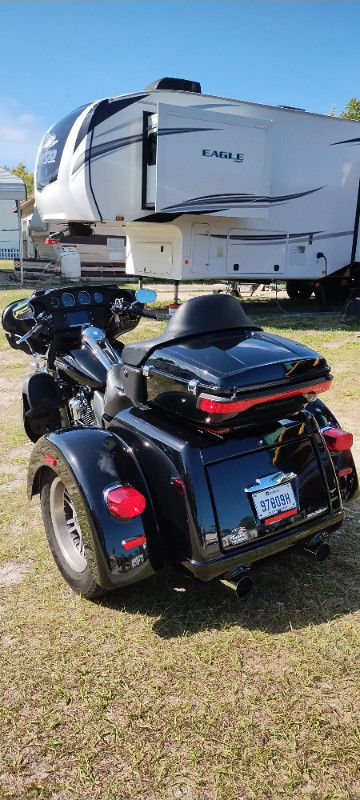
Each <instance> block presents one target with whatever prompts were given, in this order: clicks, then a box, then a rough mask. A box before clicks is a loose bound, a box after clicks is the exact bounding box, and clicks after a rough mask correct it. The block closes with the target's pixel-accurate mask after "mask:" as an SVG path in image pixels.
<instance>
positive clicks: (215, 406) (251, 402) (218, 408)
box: [198, 380, 331, 414]
mask: <svg viewBox="0 0 360 800" xmlns="http://www.w3.org/2000/svg"><path fill="white" fill-rule="evenodd" d="M330 386H331V381H330V380H329V381H326V382H324V383H317V384H314V385H313V386H304V387H303V388H302V389H290V391H288V392H278V393H277V394H269V395H266V396H263V397H250V398H247V399H246V400H245V399H244V400H225V399H224V398H220V397H219V398H217V397H201V395H200V397H199V400H198V408H199V409H200V411H207V412H208V414H238V413H239V412H241V411H248V409H249V408H252V406H257V405H260V403H274V402H276V400H287V398H288V397H296V396H297V395H301V394H302V395H304V397H306V399H307V401H309V399H310V398H311V399H314V398H313V397H312V395H314V397H315V395H318V394H320V393H321V392H327V390H328V389H330ZM309 396H310V397H309Z"/></svg>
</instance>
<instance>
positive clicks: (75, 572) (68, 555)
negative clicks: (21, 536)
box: [40, 469, 104, 599]
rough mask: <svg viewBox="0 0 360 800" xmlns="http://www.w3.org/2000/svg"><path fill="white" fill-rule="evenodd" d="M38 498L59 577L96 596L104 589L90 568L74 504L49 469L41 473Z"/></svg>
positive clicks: (78, 589) (62, 484)
mask: <svg viewBox="0 0 360 800" xmlns="http://www.w3.org/2000/svg"><path fill="white" fill-rule="evenodd" d="M40 498H41V510H42V516H43V521H44V527H45V532H46V537H47V540H48V542H49V546H50V550H51V552H52V554H53V556H54V559H55V561H56V564H57V566H58V568H59V570H60V572H61V574H62V576H63V578H65V580H66V581H67V583H68V584H69V585H70V586H71V588H72V589H73V590H74V591H75V592H77V593H78V594H81V595H83V597H87V598H89V599H90V598H92V597H98V596H99V595H100V594H102V593H103V592H104V589H102V588H101V586H99V585H98V583H97V582H96V580H95V579H94V577H93V575H92V573H91V571H90V568H89V565H88V562H87V558H86V551H85V544H84V540H83V536H82V531H81V527H80V523H79V520H78V517H77V513H76V510H75V507H74V504H73V502H72V499H71V496H70V494H69V491H68V489H67V487H66V486H65V484H64V483H63V481H62V480H61V478H60V477H59V476H58V475H56V473H55V472H53V471H52V470H50V469H47V470H46V471H45V472H44V474H43V478H42V482H41V490H40Z"/></svg>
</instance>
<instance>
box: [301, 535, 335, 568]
mask: <svg viewBox="0 0 360 800" xmlns="http://www.w3.org/2000/svg"><path fill="white" fill-rule="evenodd" d="M304 550H305V551H306V552H307V553H311V555H313V556H315V558H316V561H317V562H318V563H319V564H320V563H321V562H322V561H325V559H326V558H327V557H328V555H330V547H329V545H328V543H327V542H325V540H324V539H322V538H320V539H315V540H313V541H311V542H309V544H307V545H305V547H304Z"/></svg>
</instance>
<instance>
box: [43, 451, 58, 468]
mask: <svg viewBox="0 0 360 800" xmlns="http://www.w3.org/2000/svg"><path fill="white" fill-rule="evenodd" d="M44 461H46V462H47V463H48V464H51V466H52V467H56V464H57V459H56V458H54V456H51V455H50V453H46V454H45V455H44Z"/></svg>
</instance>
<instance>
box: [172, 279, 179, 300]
mask: <svg viewBox="0 0 360 800" xmlns="http://www.w3.org/2000/svg"><path fill="white" fill-rule="evenodd" d="M173 303H174V305H179V281H174V299H173Z"/></svg>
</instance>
